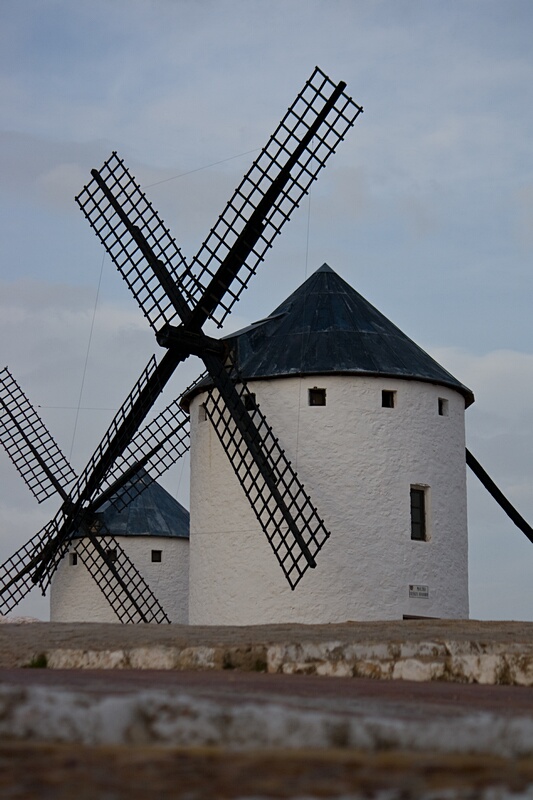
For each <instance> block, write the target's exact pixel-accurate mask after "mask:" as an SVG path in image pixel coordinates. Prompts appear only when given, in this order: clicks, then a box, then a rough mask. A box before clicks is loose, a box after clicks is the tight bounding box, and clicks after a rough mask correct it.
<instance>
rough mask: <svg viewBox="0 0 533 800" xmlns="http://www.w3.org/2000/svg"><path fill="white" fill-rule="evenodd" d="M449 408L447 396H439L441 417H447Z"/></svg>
mask: <svg viewBox="0 0 533 800" xmlns="http://www.w3.org/2000/svg"><path fill="white" fill-rule="evenodd" d="M448 410H449V405H448V400H447V399H446V398H445V397H439V417H447V416H448Z"/></svg>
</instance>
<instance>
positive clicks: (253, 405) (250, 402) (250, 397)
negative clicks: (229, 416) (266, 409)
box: [244, 392, 257, 411]
mask: <svg viewBox="0 0 533 800" xmlns="http://www.w3.org/2000/svg"><path fill="white" fill-rule="evenodd" d="M244 407H245V409H246V410H247V411H257V401H256V399H255V392H248V393H247V394H245V395H244Z"/></svg>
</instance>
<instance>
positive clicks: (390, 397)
mask: <svg viewBox="0 0 533 800" xmlns="http://www.w3.org/2000/svg"><path fill="white" fill-rule="evenodd" d="M395 405H396V392H393V391H391V390H390V389H383V391H382V392H381V407H382V408H394V407H395Z"/></svg>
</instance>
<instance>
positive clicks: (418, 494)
mask: <svg viewBox="0 0 533 800" xmlns="http://www.w3.org/2000/svg"><path fill="white" fill-rule="evenodd" d="M427 505H428V504H427V489H425V488H424V487H423V486H411V489H410V509H411V540H412V541H413V542H427V540H428V524H427Z"/></svg>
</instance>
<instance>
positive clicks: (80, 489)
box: [70, 356, 157, 502]
mask: <svg viewBox="0 0 533 800" xmlns="http://www.w3.org/2000/svg"><path fill="white" fill-rule="evenodd" d="M156 369H157V362H156V359H155V356H152V357H151V358H150V360H149V362H148V364H147V365H146V367H145V368H144V370H143V371H142V373H141V375H140V377H139V379H138V380H137V382H136V384H135V385H134V387H133V389H132V390H131V392H130V393H129V395H128V397H127V398H126V400H125V401H124V403H123V404H122V406H121V407H120V409H119V410H118V412H117V413H116V414H115V416H114V418H113V420H112V422H111V425H110V426H109V428H108V429H107V431H106V432H105V434H104V436H103V438H102V441H101V442H100V444H99V445H98V447H97V448H96V450H95V451H94V453H93V455H92V456H91V458H90V460H89V463H88V464H87V466H86V467H85V469H84V470H83V472H82V473H81V475H80V476H79V478H78V480H77V481H76V485H75V486H74V488H73V491H72V492H71V496H70V499H71V501H73V502H74V501H75V500H77V499H78V498H80V497H82V496H83V495H84V494H85V491H86V487H87V484H88V481H89V478H90V476H91V475H92V473H93V472H94V469H95V466H96V464H98V462H99V461H100V459H101V457H102V454H103V453H104V451H105V450H107V448H108V447H109V444H110V443H111V442H112V441H113V440H114V438H115V436H116V435H117V432H118V430H119V429H120V427H121V425H122V423H123V421H124V419H125V418H126V417H127V415H128V414H129V413H130V411H131V409H132V408H133V406H134V404H135V402H136V401H137V399H138V398H139V396H140V395H141V393H142V391H143V389H144V387H145V386H146V385H147V383H148V381H149V380H150V378H151V377H152V376H153V375H154V373H155V371H156ZM127 444H128V443H127V442H124V443H123V450H124V449H126V447H127ZM108 472H109V470H108ZM106 474H107V473H106ZM104 478H105V476H104ZM99 489H100V485H99V486H96V487H95V488H94V490H93V491H91V492H90V494H89V496H88V497H86V498H84V499H85V500H86V501H91V500H93V499H94V498H95V496H96V493H97V491H98V490H99Z"/></svg>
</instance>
